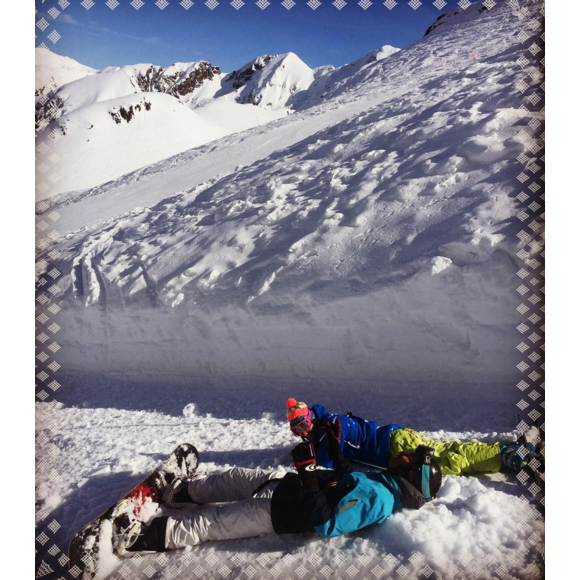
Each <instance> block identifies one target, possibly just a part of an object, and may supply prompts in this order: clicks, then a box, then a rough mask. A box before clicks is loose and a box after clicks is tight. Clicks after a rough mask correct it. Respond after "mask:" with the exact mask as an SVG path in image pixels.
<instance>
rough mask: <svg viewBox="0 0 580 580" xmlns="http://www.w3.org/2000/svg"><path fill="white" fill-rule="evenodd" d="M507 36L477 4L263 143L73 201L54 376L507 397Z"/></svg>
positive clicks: (214, 152)
mask: <svg viewBox="0 0 580 580" xmlns="http://www.w3.org/2000/svg"><path fill="white" fill-rule="evenodd" d="M516 27H517V21H516V19H515V17H514V16H512V15H511V12H510V10H509V9H508V8H506V7H503V6H498V7H497V8H496V9H494V10H492V11H484V12H483V13H482V12H480V11H479V10H478V5H474V6H472V7H470V8H469V9H468V10H466V11H465V12H464V13H463V14H462V22H461V25H460V26H449V27H441V28H439V29H438V30H437V32H436V33H434V34H430V35H428V36H427V37H426V38H425V39H423V40H422V41H420V42H418V43H416V44H414V45H412V46H411V47H409V48H407V49H405V50H401V51H399V52H396V53H395V54H393V55H391V56H389V57H388V58H386V59H383V60H375V61H373V62H371V63H368V64H367V65H366V66H362V67H360V68H359V69H358V70H357V72H355V73H354V74H353V75H351V76H350V77H349V82H348V87H347V88H345V90H343V91H342V92H340V91H338V89H337V92H336V94H334V93H333V94H334V96H333V97H332V98H329V99H327V100H324V102H323V103H322V104H319V105H317V106H316V107H309V108H307V109H306V110H305V111H304V112H303V113H297V114H294V115H292V116H289V117H287V118H286V119H284V120H283V121H279V122H277V123H271V124H270V125H268V126H267V127H265V128H264V133H259V132H257V131H253V132H251V133H250V132H246V133H239V134H236V135H230V136H229V137H227V138H225V139H223V140H221V141H216V142H214V143H212V144H211V145H207V146H204V147H202V148H199V149H194V150H192V151H191V152H187V153H184V154H181V155H179V156H177V157H175V158H172V159H169V160H167V161H164V162H161V163H159V164H158V165H156V166H152V167H150V168H147V169H146V170H144V171H139V172H136V173H135V174H130V175H128V176H125V177H123V178H121V179H120V180H119V181H118V182H112V183H110V184H106V185H105V186H102V187H98V188H95V189H93V190H88V191H86V192H81V193H80V194H76V195H74V196H68V197H67V196H65V197H63V198H62V199H61V203H60V204H59V205H56V206H55V207H56V208H57V209H58V211H59V212H61V214H62V218H61V232H63V233H64V232H65V231H66V230H67V228H68V229H69V233H68V234H67V235H66V237H65V238H64V239H62V240H60V241H59V242H58V243H57V244H56V246H57V247H58V248H59V250H60V251H61V253H62V257H61V259H60V262H59V264H58V269H59V270H60V271H61V272H62V273H63V275H62V277H61V278H60V282H59V285H60V287H61V290H62V297H63V304H62V306H63V313H62V320H63V324H62V327H63V331H62V336H61V340H62V344H63V347H64V348H63V351H62V357H61V358H62V360H63V364H65V365H66V368H67V369H70V370H77V371H79V372H98V373H111V374H115V375H119V376H143V377H150V376H152V375H153V376H154V375H156V374H161V375H164V374H166V373H167V372H171V373H172V374H174V375H179V376H183V377H188V376H201V377H205V376H211V377H252V376H254V377H257V376H260V377H286V378H288V377H302V378H305V377H306V378H309V377H310V378H312V377H319V378H337V377H342V378H363V379H368V380H380V381H384V380H397V381H401V380H413V381H432V380H437V381H453V382H463V381H469V382H473V381H479V382H486V383H489V382H504V381H510V382H511V381H512V380H514V378H515V376H516V373H517V370H516V368H515V365H516V363H517V360H518V359H517V357H516V355H517V354H518V353H517V351H516V350H515V348H514V345H515V344H517V338H516V330H515V326H516V324H517V322H516V320H517V312H516V310H515V307H516V306H517V297H516V294H515V293H512V292H510V290H509V289H510V288H513V287H515V285H516V276H515V271H516V266H515V263H514V260H513V255H514V253H515V251H517V247H516V244H515V243H514V240H515V239H516V238H515V229H514V228H515V225H514V223H513V218H514V216H515V213H516V203H515V201H514V195H515V194H517V191H515V189H514V182H515V177H516V175H517V173H518V172H519V168H518V166H517V163H516V161H515V158H516V157H517V156H518V154H519V153H520V152H521V151H522V149H523V148H522V145H521V144H520V143H519V142H518V140H517V139H516V134H517V132H518V130H519V129H518V127H517V125H518V123H520V120H519V119H520V111H519V110H518V106H519V103H520V94H519V93H518V91H517V89H516V83H517V81H518V80H519V79H520V78H523V77H524V76H525V75H526V69H525V67H524V68H523V69H522V68H521V67H520V66H519V65H518V64H516V61H517V59H518V56H519V53H520V52H521V51H522V50H523V49H522V48H521V47H520V46H519V43H518V41H517V40H516V39H515V37H514V31H515V30H516ZM480 45H482V46H483V45H485V46H486V47H488V49H487V57H486V59H485V61H484V62H478V63H477V64H475V63H473V60H472V59H471V58H470V52H471V49H472V48H473V47H474V46H480ZM267 66H268V65H267V64H266V68H267ZM530 66H531V65H530ZM135 97H138V95H135ZM167 98H170V97H167ZM180 106H181V105H179V103H178V102H177V101H176V102H175V107H176V108H179V107H180ZM155 108H156V107H155V105H154V106H153V109H152V113H154V112H155ZM189 112H191V111H188V113H189ZM143 114H148V113H143ZM532 161H533V160H530V163H531V162H532ZM75 223H76V224H78V225H77V226H76V227H80V226H82V227H81V229H80V230H77V231H74V230H75V228H74V227H73V225H74V224H75Z"/></svg>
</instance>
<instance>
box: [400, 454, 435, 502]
mask: <svg viewBox="0 0 580 580" xmlns="http://www.w3.org/2000/svg"><path fill="white" fill-rule="evenodd" d="M405 459H406V461H404V462H401V464H400V465H399V466H398V467H397V469H396V471H395V474H396V475H398V476H399V477H402V478H404V479H406V480H407V481H408V482H409V483H410V484H411V485H412V486H413V487H414V488H415V489H418V490H419V491H420V492H421V493H422V494H423V497H424V498H425V501H430V500H432V499H433V498H434V497H436V496H437V493H438V492H439V489H441V468H440V467H439V462H438V461H437V459H435V457H434V456H433V449H432V448H431V447H426V446H425V445H419V447H417V449H415V451H414V452H413V453H412V454H410V455H406V456H405Z"/></svg>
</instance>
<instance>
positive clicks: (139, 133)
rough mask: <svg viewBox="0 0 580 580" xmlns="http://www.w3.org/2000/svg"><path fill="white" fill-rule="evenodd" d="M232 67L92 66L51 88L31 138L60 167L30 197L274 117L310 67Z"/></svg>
mask: <svg viewBox="0 0 580 580" xmlns="http://www.w3.org/2000/svg"><path fill="white" fill-rule="evenodd" d="M44 52H48V51H46V50H43V53H44ZM55 56H56V55H55ZM59 58H61V57H59ZM72 62H74V61H72ZM260 63H267V64H264V66H262V64H260ZM91 70H92V69H91ZM240 71H241V72H240ZM240 71H237V73H233V74H231V75H226V74H224V73H222V72H221V71H220V69H219V67H217V66H213V65H211V64H210V63H208V62H205V61H198V62H192V63H177V64H174V65H172V66H170V67H168V68H163V67H160V66H155V65H153V64H138V65H130V66H124V67H113V68H107V69H104V70H103V71H93V73H94V74H91V76H86V77H85V78H79V79H77V80H73V81H72V82H69V83H67V84H64V85H63V86H60V87H59V88H57V89H55V90H53V91H52V92H51V93H50V98H49V99H42V100H41V101H40V102H38V104H37V111H36V121H37V127H38V133H37V141H38V142H39V143H42V142H43V141H46V140H49V139H50V142H51V148H52V150H53V151H54V152H55V153H56V154H57V155H58V156H59V158H60V159H61V162H60V167H63V168H64V170H62V171H61V174H59V176H58V179H53V180H51V181H48V182H44V181H43V180H42V174H39V175H38V178H39V179H38V181H39V182H40V183H42V184H43V186H44V187H43V188H42V189H41V190H40V191H39V192H38V194H39V195H38V197H39V198H40V199H41V198H45V197H51V196H52V195H55V194H57V193H60V192H63V191H70V190H78V189H83V188H87V187H92V186H96V185H99V184H102V183H104V182H107V181H110V180H112V179H115V178H118V177H119V176H121V175H123V174H124V173H128V172H130V171H133V170H135V169H137V168H139V167H143V166H146V165H148V164H151V163H154V162H156V161H159V160H161V159H166V158H167V157H170V156H172V155H175V154H176V153H180V152H182V151H185V150H187V149H191V148H192V147H195V146H197V145H201V144H203V143H207V142H209V141H213V140H215V139H218V138H219V137H223V136H224V135H227V134H229V133H233V132H237V131H241V130H244V129H247V128H248V127H256V126H261V124H264V123H267V122H268V121H271V120H275V119H279V118H280V117H282V116H285V115H287V114H288V113H289V112H290V109H289V106H288V105H289V103H288V102H289V100H290V96H291V95H292V94H295V93H296V91H300V90H303V89H304V88H305V87H307V86H308V85H309V84H310V83H311V82H312V71H311V70H310V69H309V68H308V67H307V66H306V65H305V64H304V63H303V62H302V61H301V60H300V59H299V58H298V57H297V56H296V55H293V54H291V53H289V54H286V55H281V56H274V57H261V58H260V59H256V61H254V62H253V63H249V64H248V65H247V67H244V68H243V69H240ZM242 79H245V80H242ZM253 105H255V106H253ZM256 106H257V107H258V108H256Z"/></svg>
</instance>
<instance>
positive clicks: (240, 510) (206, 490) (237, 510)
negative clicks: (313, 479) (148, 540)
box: [165, 467, 286, 550]
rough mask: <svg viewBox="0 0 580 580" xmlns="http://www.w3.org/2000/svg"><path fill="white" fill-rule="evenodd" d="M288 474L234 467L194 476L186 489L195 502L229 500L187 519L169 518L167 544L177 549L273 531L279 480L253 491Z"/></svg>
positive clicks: (201, 510) (168, 547)
mask: <svg viewBox="0 0 580 580" xmlns="http://www.w3.org/2000/svg"><path fill="white" fill-rule="evenodd" d="M285 473H286V472H285V471H263V470H261V469H244V468H241V467H235V468H234V469H230V470H228V471H225V472H223V473H217V474H215V475H210V476H208V477H203V478H199V479H193V480H192V481H190V482H189V484H188V488H187V491H188V492H189V495H190V496H191V497H192V499H193V500H195V501H196V502H199V503H204V504H206V503H222V502H230V503H226V504H224V505H219V506H208V507H207V508H202V509H200V511H199V512H197V513H194V514H190V515H188V516H187V517H185V518H184V519H179V520H178V519H175V518H172V517H170V518H168V521H167V532H166V536H165V546H166V547H167V549H169V550H174V549H177V548H185V547H186V546H196V545H197V544H201V543H202V542H207V541H215V540H233V539H238V538H251V537H254V536H259V535H260V534H269V533H270V534H271V533H274V528H273V527H272V517H271V515H270V507H271V498H272V495H273V493H274V489H275V488H276V486H277V485H278V482H277V481H276V482H272V483H271V484H269V485H266V486H264V488H262V490H260V492H259V493H258V494H256V495H255V496H254V497H252V494H253V493H254V492H255V491H256V489H257V488H258V487H260V485H262V484H263V483H265V482H267V481H269V480H271V479H278V478H282V477H284V475H285Z"/></svg>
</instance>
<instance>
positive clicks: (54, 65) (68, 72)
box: [34, 48, 97, 102]
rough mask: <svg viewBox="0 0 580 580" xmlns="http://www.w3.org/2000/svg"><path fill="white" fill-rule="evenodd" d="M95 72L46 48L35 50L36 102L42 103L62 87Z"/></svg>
mask: <svg viewBox="0 0 580 580" xmlns="http://www.w3.org/2000/svg"><path fill="white" fill-rule="evenodd" d="M96 72H97V71H96V70H95V69H93V68H90V67H88V66H84V65H82V64H80V63H78V62H77V61H76V60H73V59H72V58H68V57H67V56H60V55H59V54H55V53H54V52H51V51H50V50H49V49H47V48H37V49H36V50H35V87H34V88H35V93H36V98H37V102H39V101H43V100H44V99H43V97H44V98H46V97H48V96H50V94H51V93H52V92H54V91H56V90H57V89H58V88H59V87H61V86H62V85H65V84H67V83H70V82H72V81H76V80H78V79H82V78H85V77H88V76H90V75H93V74H95V73H96Z"/></svg>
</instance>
